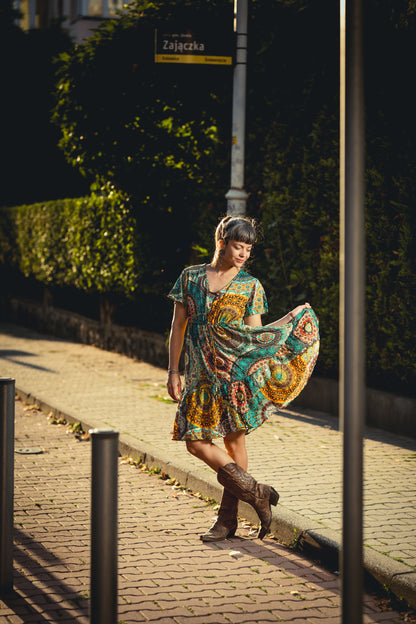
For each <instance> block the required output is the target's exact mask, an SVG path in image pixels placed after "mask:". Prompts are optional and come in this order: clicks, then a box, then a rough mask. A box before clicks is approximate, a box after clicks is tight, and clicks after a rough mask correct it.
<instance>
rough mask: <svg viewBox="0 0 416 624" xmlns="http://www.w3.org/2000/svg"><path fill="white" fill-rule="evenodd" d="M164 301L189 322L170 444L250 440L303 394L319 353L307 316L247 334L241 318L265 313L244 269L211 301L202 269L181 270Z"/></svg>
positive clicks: (255, 283)
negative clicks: (231, 437) (178, 306)
mask: <svg viewBox="0 0 416 624" xmlns="http://www.w3.org/2000/svg"><path fill="white" fill-rule="evenodd" d="M168 296H169V297H170V298H171V299H173V300H174V301H177V302H180V303H182V304H183V305H184V306H185V308H186V312H187V316H188V326H187V330H186V336H185V344H184V349H185V387H184V390H183V393H182V396H181V400H180V402H179V405H178V409H177V413H176V419H175V426H174V432H173V439H174V440H185V439H190V440H201V439H213V438H217V437H224V436H226V435H227V434H229V433H231V432H235V431H241V430H242V431H245V433H249V432H250V431H252V430H253V429H255V428H256V427H258V426H260V425H261V424H262V423H263V422H264V421H265V420H267V418H268V417H269V416H270V415H271V414H272V413H273V412H275V408H276V406H277V407H286V406H287V405H288V404H289V403H290V402H291V401H293V399H294V398H295V397H296V396H297V395H298V394H299V393H300V392H301V390H302V389H303V388H304V387H305V385H306V383H307V381H308V379H309V377H310V375H311V374H312V371H313V368H314V366H315V363H316V360H317V357H318V352H319V325H318V320H317V318H316V316H315V313H314V312H313V310H312V309H310V308H308V309H305V310H303V311H302V312H301V313H300V314H298V315H297V316H296V317H295V318H294V319H293V320H292V321H291V322H290V323H287V324H286V325H283V326H281V327H276V326H275V324H274V323H270V324H268V325H265V326H263V327H249V326H248V325H245V324H244V318H245V317H247V316H251V315H253V314H264V313H265V312H267V300H266V296H265V293H264V289H263V287H262V285H261V283H260V282H259V280H258V279H256V278H255V277H253V276H252V275H250V274H249V273H247V272H246V271H245V270H243V269H241V270H240V271H239V273H238V274H237V275H236V276H235V277H234V278H233V279H232V280H231V282H230V283H229V284H228V285H227V286H226V287H225V288H223V289H222V290H221V291H219V292H218V293H211V292H210V291H209V287H208V279H207V273H206V265H205V264H202V265H197V266H192V267H188V268H186V269H184V270H183V271H182V273H181V275H180V276H179V278H178V280H177V281H176V283H175V285H174V287H173V288H172V290H171V291H170V293H169V295H168Z"/></svg>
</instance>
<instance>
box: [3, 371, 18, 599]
mask: <svg viewBox="0 0 416 624" xmlns="http://www.w3.org/2000/svg"><path fill="white" fill-rule="evenodd" d="M14 388H15V382H14V379H5V378H0V596H4V595H5V594H8V593H10V592H11V591H12V590H13V501H14V498H13V497H14V455H13V454H14Z"/></svg>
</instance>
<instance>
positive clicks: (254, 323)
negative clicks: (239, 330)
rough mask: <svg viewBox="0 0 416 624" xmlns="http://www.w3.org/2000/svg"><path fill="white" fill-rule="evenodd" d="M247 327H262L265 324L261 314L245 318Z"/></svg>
mask: <svg viewBox="0 0 416 624" xmlns="http://www.w3.org/2000/svg"><path fill="white" fill-rule="evenodd" d="M244 323H245V325H250V327H262V326H263V324H262V322H261V314H251V315H250V316H245V317H244Z"/></svg>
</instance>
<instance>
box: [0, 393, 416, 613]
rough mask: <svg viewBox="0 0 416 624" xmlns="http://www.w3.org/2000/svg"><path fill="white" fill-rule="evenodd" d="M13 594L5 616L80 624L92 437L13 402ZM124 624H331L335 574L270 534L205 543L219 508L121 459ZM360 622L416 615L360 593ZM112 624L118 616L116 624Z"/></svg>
mask: <svg viewBox="0 0 416 624" xmlns="http://www.w3.org/2000/svg"><path fill="white" fill-rule="evenodd" d="M15 437H16V449H19V448H28V447H29V448H32V449H33V448H34V447H38V448H40V449H42V451H43V452H42V453H41V454H38V455H24V454H18V453H16V455H15V557H14V559H15V561H14V594H12V595H11V596H9V597H8V598H6V599H4V600H3V601H2V600H0V622H1V624H20V623H22V624H25V623H29V622H30V623H32V624H33V623H39V624H44V623H45V622H60V623H64V624H70V623H71V624H73V623H74V622H75V623H78V624H87V622H88V620H89V618H88V609H89V595H90V513H89V511H90V487H91V483H90V474H91V444H90V443H89V442H85V441H77V440H76V439H75V437H74V436H73V435H68V434H67V433H66V429H65V427H64V426H62V425H61V426H60V425H57V426H52V425H51V424H49V423H48V420H47V418H46V416H45V414H42V413H41V412H40V411H38V410H33V409H30V407H29V406H26V407H24V405H23V404H22V403H21V402H19V401H18V402H17V403H16V432H15ZM119 493H120V494H119V576H118V584H119V588H118V589H119V591H118V621H119V623H120V624H122V623H123V624H133V623H136V622H147V623H151V622H158V624H230V623H235V624H240V623H243V622H246V623H248V624H255V623H256V624H265V623H269V622H276V623H277V622H288V623H290V624H308V623H309V624H312V623H314V624H335V623H338V622H339V621H340V593H339V579H338V577H337V576H336V575H335V574H333V573H331V572H329V571H328V570H325V569H324V568H322V567H320V566H319V565H316V564H315V563H312V562H311V561H310V560H308V558H306V557H305V556H303V555H301V554H298V553H295V552H293V551H291V550H290V549H289V548H287V547H284V546H282V545H281V544H279V543H277V541H275V540H272V539H270V538H267V539H265V540H264V541H263V542H260V541H258V540H256V539H250V537H249V535H248V533H249V529H248V528H245V527H244V526H240V530H239V535H240V537H238V538H237V537H236V538H233V539H231V540H227V541H225V542H221V543H218V544H202V543H201V542H200V540H199V539H198V533H199V532H200V530H201V527H204V526H208V524H209V523H210V522H211V521H212V517H213V515H214V513H215V512H214V510H213V509H212V507H211V506H210V505H208V504H207V503H205V502H204V501H203V500H201V499H200V498H196V497H195V496H191V495H190V494H189V493H187V492H184V491H183V490H181V489H178V488H177V487H174V486H172V484H171V483H169V482H166V481H163V480H161V479H160V478H158V477H157V476H156V475H153V474H150V475H149V474H148V473H145V472H143V471H141V470H139V469H137V468H132V467H131V466H130V465H129V464H128V463H123V461H121V462H120V465H119ZM363 611H364V624H371V623H380V624H400V623H402V622H403V623H404V622H410V621H415V620H413V619H409V618H410V614H409V612H407V613H406V612H402V613H399V612H397V611H394V610H392V609H391V608H389V607H388V605H387V604H386V603H385V602H383V601H380V600H377V599H375V597H372V596H369V595H366V596H365V597H364V604H363ZM114 624H116V623H114Z"/></svg>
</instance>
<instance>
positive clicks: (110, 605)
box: [90, 429, 118, 624]
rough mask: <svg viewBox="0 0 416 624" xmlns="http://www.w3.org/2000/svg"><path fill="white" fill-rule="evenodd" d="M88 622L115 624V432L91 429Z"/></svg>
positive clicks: (116, 446) (116, 440)
mask: <svg viewBox="0 0 416 624" xmlns="http://www.w3.org/2000/svg"><path fill="white" fill-rule="evenodd" d="M90 434H91V440H92V484H91V620H90V621H91V624H116V623H117V551H118V548H117V497H118V432H117V431H112V430H102V429H93V430H91V431H90Z"/></svg>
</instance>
